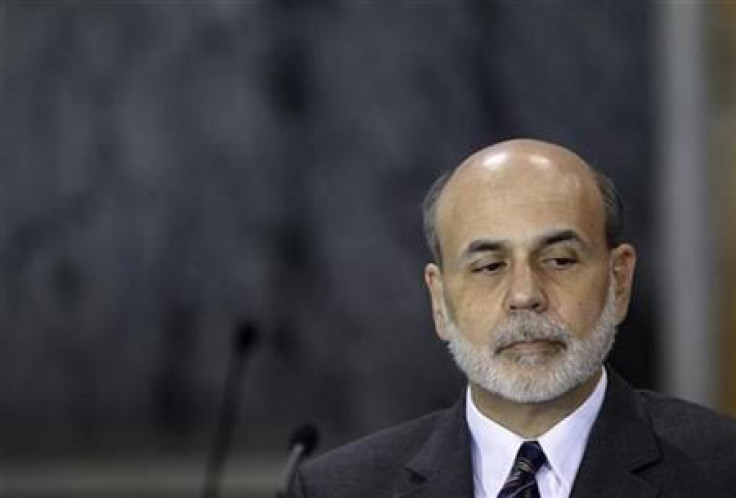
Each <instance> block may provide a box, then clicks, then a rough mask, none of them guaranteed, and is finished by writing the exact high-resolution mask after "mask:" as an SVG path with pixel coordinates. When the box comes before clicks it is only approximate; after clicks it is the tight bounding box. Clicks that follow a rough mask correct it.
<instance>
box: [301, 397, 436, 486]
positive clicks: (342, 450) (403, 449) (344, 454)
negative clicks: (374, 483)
mask: <svg viewBox="0 0 736 498" xmlns="http://www.w3.org/2000/svg"><path fill="white" fill-rule="evenodd" d="M448 411H449V409H447V410H439V411H436V412H432V413H429V414H427V415H424V416H422V417H420V418H417V419H414V420H410V421H407V422H404V423H401V424H399V425H395V426H392V427H389V428H387V429H383V430H381V431H379V432H376V433H374V434H371V435H368V436H366V437H363V438H361V439H358V440H356V441H353V442H351V443H348V444H346V445H344V446H340V447H338V448H336V449H333V450H331V451H328V452H326V453H324V454H322V455H320V456H317V457H315V458H313V459H312V460H310V461H309V462H308V463H306V464H305V465H304V474H305V475H317V476H318V475H320V474H321V473H325V472H326V473H330V474H334V473H336V472H337V473H344V472H347V473H350V472H352V471H355V470H358V471H360V472H366V471H382V470H383V471H386V470H388V469H391V468H395V467H397V466H399V465H403V463H404V462H406V461H407V460H408V459H409V458H411V456H412V455H414V454H415V453H416V452H417V451H418V449H419V447H420V446H421V445H422V444H423V443H424V441H426V439H427V437H428V436H429V434H430V433H431V432H432V431H433V430H434V428H435V426H436V424H437V421H438V420H439V419H440V418H442V417H443V416H444V415H446V414H447V412H448Z"/></svg>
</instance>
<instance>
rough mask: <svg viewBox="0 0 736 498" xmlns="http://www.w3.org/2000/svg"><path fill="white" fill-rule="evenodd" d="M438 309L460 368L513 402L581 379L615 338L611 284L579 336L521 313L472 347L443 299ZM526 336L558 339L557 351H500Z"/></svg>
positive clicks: (544, 397) (532, 399)
mask: <svg viewBox="0 0 736 498" xmlns="http://www.w3.org/2000/svg"><path fill="white" fill-rule="evenodd" d="M443 308H444V309H443V310H442V311H443V313H442V316H443V317H444V320H445V330H446V331H447V336H448V348H449V350H450V352H451V353H452V356H453V358H454V360H455V363H457V365H458V367H459V368H460V370H462V371H463V372H465V375H467V377H468V379H469V380H470V381H471V382H473V383H475V384H477V385H479V386H480V387H482V388H483V389H485V390H486V391H488V392H490V393H493V394H496V395H498V396H500V397H502V398H505V399H508V400H510V401H514V402H517V403H541V402H544V401H549V400H552V399H555V398H558V397H559V396H561V395H563V394H565V393H567V392H569V391H570V390H572V389H573V388H575V387H577V386H579V385H580V384H582V383H583V382H585V381H586V380H587V379H589V378H590V377H591V376H593V375H594V374H595V373H597V372H598V371H599V370H600V368H601V366H602V365H603V362H604V360H605V359H606V356H608V353H609V351H610V350H611V347H612V346H613V342H614V339H615V336H616V301H615V292H614V287H613V282H611V285H610V287H609V289H608V295H607V297H606V304H605V306H604V307H603V310H602V311H601V314H600V316H599V317H598V321H597V322H596V323H595V325H594V326H593V327H592V328H591V329H590V331H588V333H587V334H585V335H584V336H583V337H578V336H577V335H576V334H575V333H573V332H572V331H571V330H570V328H569V327H568V326H567V325H565V324H564V323H562V322H560V321H559V320H556V319H554V318H552V317H550V316H549V315H546V314H542V313H537V312H533V311H521V312H518V313H515V314H513V315H512V316H510V317H509V318H508V320H506V321H504V322H503V323H502V324H501V325H499V326H498V327H497V328H496V329H495V330H494V331H493V333H492V334H491V337H492V340H491V343H490V345H487V346H486V345H475V344H473V343H472V342H470V341H469V340H468V339H467V338H466V337H465V336H464V335H463V333H462V332H461V331H460V329H459V328H458V326H457V325H456V324H455V322H454V320H453V319H452V317H451V316H450V315H449V314H448V313H447V306H446V305H445V303H444V302H443ZM532 340H549V341H553V342H556V343H559V345H560V348H561V350H560V351H558V352H555V353H554V354H546V353H545V354H541V353H535V354H526V355H525V354H521V353H519V354H514V352H513V351H505V352H501V349H503V348H505V347H506V346H509V345H511V344H513V343H517V342H521V341H532Z"/></svg>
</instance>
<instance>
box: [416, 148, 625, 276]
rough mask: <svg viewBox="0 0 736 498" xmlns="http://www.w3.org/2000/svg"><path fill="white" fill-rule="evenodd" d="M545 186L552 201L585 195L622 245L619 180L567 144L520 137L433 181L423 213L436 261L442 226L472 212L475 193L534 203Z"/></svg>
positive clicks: (611, 240) (611, 241)
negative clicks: (469, 208)
mask: <svg viewBox="0 0 736 498" xmlns="http://www.w3.org/2000/svg"><path fill="white" fill-rule="evenodd" d="M540 187H543V192H544V195H550V196H551V197H550V199H553V198H554V197H555V196H557V197H558V198H562V197H565V196H566V197H568V198H569V197H570V196H579V197H580V198H579V202H578V205H579V208H580V209H586V210H590V211H592V213H591V214H592V215H593V216H597V217H598V218H599V220H600V224H601V231H602V232H603V235H604V236H605V239H606V244H607V245H608V247H609V248H613V247H616V246H618V245H619V244H620V240H619V238H620V233H621V211H622V206H621V201H620V199H619V197H618V194H617V193H616V190H615V187H614V185H613V183H612V182H611V181H610V180H609V179H608V178H607V177H605V176H604V175H603V174H602V173H600V172H598V171H596V170H594V169H593V168H592V167H591V166H590V165H588V164H587V163H586V162H585V161H584V160H583V159H582V158H580V157H579V156H578V155H576V154H575V153H573V152H572V151H570V150H568V149H565V148H564V147H560V146H558V145H554V144H551V143H548V142H543V141H539V140H531V139H517V140H509V141H506V142H501V143H498V144H495V145H492V146H490V147H486V148H484V149H482V150H480V151H478V152H476V153H474V154H473V155H471V156H470V157H468V158H467V159H466V160H465V161H463V162H462V163H461V164H460V165H459V166H458V167H457V168H455V169H454V170H453V171H451V172H449V173H447V174H445V175H443V176H442V177H440V178H439V179H438V180H437V181H436V182H435V183H434V184H433V185H432V187H431V188H430V190H429V192H428V193H427V196H426V197H425V199H424V203H423V211H424V213H423V214H424V231H425V236H426V239H427V244H428V245H429V248H430V250H431V251H432V254H433V256H434V258H435V261H436V262H437V263H441V260H442V250H441V247H440V237H439V235H438V231H439V228H438V227H440V226H442V224H443V223H445V224H447V223H450V222H451V220H452V219H453V218H454V217H456V216H466V214H464V213H467V212H468V205H470V206H472V203H473V202H474V197H477V196H479V195H488V194H489V193H492V195H494V196H497V197H498V198H500V199H507V200H508V201H509V202H511V201H514V202H524V199H525V196H531V197H530V198H529V199H528V200H529V201H530V202H531V201H537V200H538V199H537V197H535V196H536V195H538V192H541V191H539V188H540ZM535 189H536V190H535ZM463 206H465V207H463ZM463 209H464V210H465V211H463Z"/></svg>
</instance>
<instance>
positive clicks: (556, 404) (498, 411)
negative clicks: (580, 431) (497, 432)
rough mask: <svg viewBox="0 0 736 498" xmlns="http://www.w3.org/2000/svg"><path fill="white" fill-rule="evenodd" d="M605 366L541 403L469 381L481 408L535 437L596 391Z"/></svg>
mask: <svg viewBox="0 0 736 498" xmlns="http://www.w3.org/2000/svg"><path fill="white" fill-rule="evenodd" d="M602 372H603V370H599V371H598V372H597V373H596V374H594V375H592V376H591V377H590V378H589V379H588V380H586V381H585V382H583V383H582V384H580V385H579V386H577V387H575V388H573V389H572V390H570V391H568V392H566V393H565V394H563V395H562V396H560V397H558V398H555V399H551V400H549V401H543V402H541V403H517V402H514V401H510V400H508V399H505V398H502V397H500V396H498V395H496V394H493V393H489V392H488V391H486V390H484V389H483V388H482V387H480V386H478V385H477V384H473V383H471V384H470V394H471V396H472V398H473V403H475V406H476V407H477V408H478V410H479V411H480V412H481V413H482V414H483V415H485V416H486V417H488V418H489V419H491V420H493V421H494V422H496V423H497V424H499V425H501V426H503V427H505V428H507V429H508V430H510V431H511V432H513V433H515V434H518V435H519V436H521V437H523V438H524V439H535V438H538V437H539V436H541V435H542V434H544V433H545V432H547V431H548V430H550V429H551V428H552V427H554V426H555V425H557V423H558V422H560V421H561V420H562V419H564V418H565V417H567V416H568V415H570V414H571V413H572V412H574V411H575V410H576V409H577V408H578V407H579V406H580V405H582V404H583V403H584V402H585V400H586V399H588V397H589V396H590V395H591V394H592V393H593V391H594V390H595V386H596V385H597V384H598V380H599V379H600V378H601V374H602Z"/></svg>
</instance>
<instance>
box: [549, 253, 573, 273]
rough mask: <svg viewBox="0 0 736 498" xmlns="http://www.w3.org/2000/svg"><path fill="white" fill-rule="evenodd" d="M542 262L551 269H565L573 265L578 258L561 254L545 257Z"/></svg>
mask: <svg viewBox="0 0 736 498" xmlns="http://www.w3.org/2000/svg"><path fill="white" fill-rule="evenodd" d="M543 262H544V264H545V265H546V266H548V267H550V268H552V269H553V270H566V269H568V268H570V267H572V266H574V265H575V264H576V263H577V262H578V260H577V259H575V258H571V257H566V256H561V257H557V258H546V259H545V260H544V261H543Z"/></svg>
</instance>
